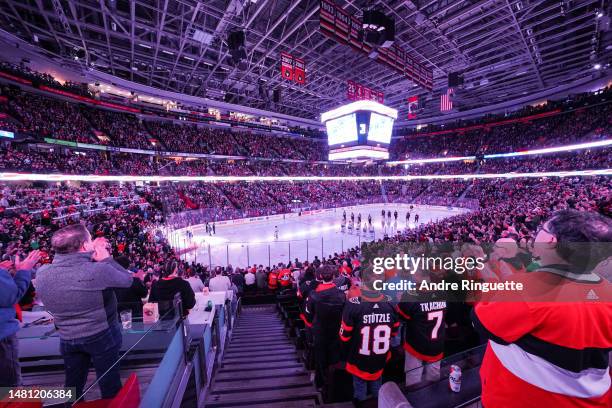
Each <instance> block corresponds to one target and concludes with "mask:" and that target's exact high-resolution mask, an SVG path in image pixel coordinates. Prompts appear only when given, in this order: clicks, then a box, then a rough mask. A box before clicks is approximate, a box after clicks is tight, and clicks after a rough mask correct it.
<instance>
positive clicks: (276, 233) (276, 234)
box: [274, 225, 278, 241]
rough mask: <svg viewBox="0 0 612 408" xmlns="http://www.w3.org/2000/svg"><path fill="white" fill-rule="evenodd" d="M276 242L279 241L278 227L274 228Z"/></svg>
mask: <svg viewBox="0 0 612 408" xmlns="http://www.w3.org/2000/svg"><path fill="white" fill-rule="evenodd" d="M274 240H275V241H278V225H275V226H274Z"/></svg>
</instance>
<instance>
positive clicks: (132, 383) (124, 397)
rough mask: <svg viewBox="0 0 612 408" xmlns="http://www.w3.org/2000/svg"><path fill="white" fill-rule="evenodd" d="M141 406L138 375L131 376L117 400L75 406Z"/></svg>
mask: <svg viewBox="0 0 612 408" xmlns="http://www.w3.org/2000/svg"><path fill="white" fill-rule="evenodd" d="M139 406H140V383H139V382H138V377H137V376H136V374H132V375H130V376H129V378H128V379H127V381H126V382H125V384H124V385H123V388H121V391H119V393H118V394H117V395H115V398H113V399H99V400H95V401H84V402H79V403H77V404H75V405H74V407H75V408H138V407H139Z"/></svg>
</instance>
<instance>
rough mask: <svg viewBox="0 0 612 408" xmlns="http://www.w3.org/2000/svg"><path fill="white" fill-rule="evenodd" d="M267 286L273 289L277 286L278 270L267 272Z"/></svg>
mask: <svg viewBox="0 0 612 408" xmlns="http://www.w3.org/2000/svg"><path fill="white" fill-rule="evenodd" d="M268 288H269V289H270V290H275V289H277V288H278V272H276V271H274V270H272V271H270V273H269V274H268Z"/></svg>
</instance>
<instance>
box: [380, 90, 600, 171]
mask: <svg viewBox="0 0 612 408" xmlns="http://www.w3.org/2000/svg"><path fill="white" fill-rule="evenodd" d="M611 128H612V103H610V102H605V101H604V102H601V103H599V104H596V105H593V106H589V107H584V108H579V109H574V110H568V111H567V112H562V113H560V114H556V115H552V116H548V117H545V118H541V119H535V120H532V121H520V122H514V123H509V124H501V125H497V126H491V127H483V128H479V129H474V130H467V131H453V132H451V133H444V134H434V135H428V134H423V135H422V134H418V133H417V134H414V135H411V136H406V137H404V138H403V139H400V140H398V141H397V142H396V143H394V144H393V145H392V146H391V151H392V154H393V155H394V156H395V157H397V158H398V159H405V158H414V159H416V158H429V157H444V156H448V157H451V156H460V157H463V156H472V155H481V154H482V155H485V154H493V153H509V152H514V151H522V150H528V149H536V148H544V147H553V146H563V145H570V144H575V143H582V142H589V141H594V140H599V139H605V138H607V137H608V136H609V135H610V130H611Z"/></svg>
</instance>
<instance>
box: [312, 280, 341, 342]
mask: <svg viewBox="0 0 612 408" xmlns="http://www.w3.org/2000/svg"><path fill="white" fill-rule="evenodd" d="M345 299H346V297H345V296H344V292H342V291H341V290H339V289H338V288H337V287H336V285H335V284H334V283H333V282H329V283H320V284H319V285H318V286H317V288H316V289H315V290H314V291H313V292H311V293H310V295H309V296H308V299H306V306H305V308H304V313H303V315H302V316H303V319H304V323H305V324H306V326H308V327H311V328H312V332H313V335H314V339H315V344H316V343H317V341H319V340H320V341H323V342H327V341H329V340H330V339H335V340H336V341H337V339H338V327H339V326H340V319H341V318H342V309H343V307H344V301H345Z"/></svg>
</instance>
